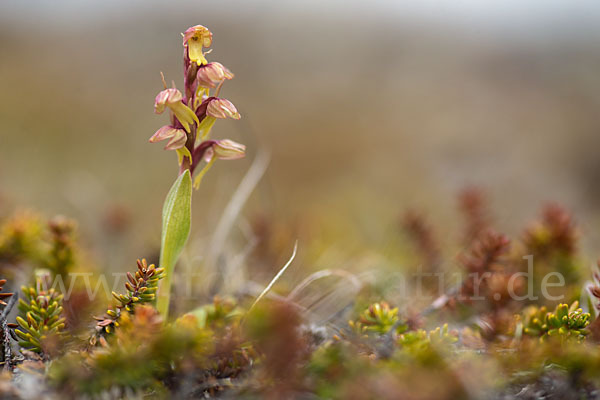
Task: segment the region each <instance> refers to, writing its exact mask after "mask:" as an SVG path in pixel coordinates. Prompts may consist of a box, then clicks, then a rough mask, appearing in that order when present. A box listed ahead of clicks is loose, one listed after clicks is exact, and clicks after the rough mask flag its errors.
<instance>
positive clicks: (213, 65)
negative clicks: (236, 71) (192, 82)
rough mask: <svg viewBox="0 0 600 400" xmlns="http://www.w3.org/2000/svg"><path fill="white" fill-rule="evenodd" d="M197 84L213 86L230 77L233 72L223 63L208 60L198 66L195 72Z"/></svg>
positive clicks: (206, 86)
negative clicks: (206, 62) (208, 61)
mask: <svg viewBox="0 0 600 400" xmlns="http://www.w3.org/2000/svg"><path fill="white" fill-rule="evenodd" d="M196 78H197V80H198V86H200V87H203V88H207V89H208V88H215V87H216V86H217V84H218V83H220V82H221V81H223V80H225V79H232V78H233V74H232V73H231V71H229V70H228V69H227V68H225V67H224V66H223V64H221V63H218V62H210V63H208V64H206V65H203V66H201V67H200V68H198V72H197V74H196Z"/></svg>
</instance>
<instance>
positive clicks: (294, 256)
mask: <svg viewBox="0 0 600 400" xmlns="http://www.w3.org/2000/svg"><path fill="white" fill-rule="evenodd" d="M297 250H298V241H296V243H295V244H294V251H293V252H292V256H291V257H290V259H289V260H288V262H286V263H285V265H284V266H283V267H282V268H281V269H280V270H279V272H278V273H277V275H275V277H274V278H273V279H272V280H271V282H269V284H268V285H267V287H266V288H265V290H263V291H262V292H261V294H259V295H258V297H257V298H256V300H254V303H252V306H250V308H249V309H248V312H250V311H252V309H253V308H254V306H255V305H256V304H257V303H258V302H259V301H260V300H261V299H262V298H263V297H265V295H266V294H267V293H269V291H270V290H271V289H272V288H273V285H275V283H276V282H277V281H278V280H279V278H281V276H282V275H283V273H284V272H285V271H286V270H287V269H288V267H289V266H290V264H292V261H294V258H296V251H297Z"/></svg>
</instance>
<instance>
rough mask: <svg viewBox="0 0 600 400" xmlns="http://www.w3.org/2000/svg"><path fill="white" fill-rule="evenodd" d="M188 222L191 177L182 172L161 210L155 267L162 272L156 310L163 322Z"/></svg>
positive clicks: (190, 202)
mask: <svg viewBox="0 0 600 400" xmlns="http://www.w3.org/2000/svg"><path fill="white" fill-rule="evenodd" d="M191 222H192V177H191V175H190V171H189V170H186V171H185V172H184V173H183V174H181V175H179V177H178V178H177V180H176V181H175V183H173V186H172V187H171V190H169V193H168V194H167V198H166V199H165V204H164V206H163V215H162V234H161V246H160V262H159V264H160V267H161V268H164V269H165V278H164V279H163V282H162V284H161V285H160V289H159V292H158V304H157V308H158V311H159V312H160V313H161V314H162V315H163V316H164V317H165V319H166V318H167V315H168V312H169V297H170V292H171V279H172V277H173V271H174V269H175V264H176V263H177V259H178V258H179V255H180V254H181V252H182V250H183V248H184V247H185V244H186V242H187V240H188V237H189V235H190V228H191Z"/></svg>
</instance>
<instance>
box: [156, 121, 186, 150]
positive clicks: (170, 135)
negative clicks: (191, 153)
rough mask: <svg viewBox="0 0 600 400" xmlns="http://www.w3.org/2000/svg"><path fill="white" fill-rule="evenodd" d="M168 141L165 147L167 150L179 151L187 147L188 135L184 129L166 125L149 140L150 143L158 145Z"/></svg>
mask: <svg viewBox="0 0 600 400" xmlns="http://www.w3.org/2000/svg"><path fill="white" fill-rule="evenodd" d="M167 139H170V140H169V142H168V143H167V145H166V146H165V150H177V149H179V148H182V147H183V146H184V145H185V142H186V141H187V135H186V133H185V131H184V130H183V129H178V128H175V127H173V126H170V125H165V126H163V127H162V128H160V129H159V130H157V131H156V132H155V133H154V135H152V137H151V138H150V139H149V141H150V142H151V143H156V142H160V141H162V140H167Z"/></svg>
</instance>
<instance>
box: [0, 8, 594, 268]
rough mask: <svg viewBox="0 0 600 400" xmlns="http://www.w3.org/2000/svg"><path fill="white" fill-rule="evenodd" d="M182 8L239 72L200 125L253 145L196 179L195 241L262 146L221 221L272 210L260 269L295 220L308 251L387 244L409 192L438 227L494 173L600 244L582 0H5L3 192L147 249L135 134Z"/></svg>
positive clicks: (589, 30)
mask: <svg viewBox="0 0 600 400" xmlns="http://www.w3.org/2000/svg"><path fill="white" fill-rule="evenodd" d="M195 24H203V25H205V26H207V27H208V28H209V29H211V31H212V32H213V35H214V40H213V46H212V47H213V49H214V50H213V52H212V53H211V54H210V56H209V59H210V60H212V61H219V62H221V63H223V64H224V65H225V66H227V67H228V68H229V69H230V70H231V71H233V72H234V73H235V74H236V78H235V79H234V80H233V81H230V82H227V83H226V85H225V86H224V89H223V91H222V92H221V93H222V97H225V98H228V99H229V100H231V101H232V102H233V103H234V104H235V105H236V106H237V108H238V109H239V111H240V112H241V114H242V119H241V120H240V121H219V122H218V123H217V125H216V127H215V129H214V130H213V134H214V135H215V137H219V138H226V137H228V138H231V139H233V140H236V141H239V142H242V143H245V144H246V145H247V147H248V156H247V158H246V159H244V160H240V161H231V162H220V163H217V165H216V166H215V167H214V168H213V169H212V170H211V172H210V174H209V175H207V177H206V178H205V181H204V182H203V186H202V188H201V189H200V191H198V192H196V193H195V195H194V196H195V197H194V210H193V212H194V225H193V235H194V236H193V239H194V240H193V242H192V243H198V242H202V241H203V240H204V239H205V238H208V237H209V235H210V234H211V233H212V232H213V231H214V228H215V226H216V224H217V223H218V221H219V218H220V216H221V214H222V212H223V210H224V209H225V207H226V204H227V202H228V201H229V199H230V198H231V195H232V193H233V192H234V191H235V189H236V187H237V186H238V184H239V183H240V181H241V180H242V177H243V176H244V174H245V173H246V171H247V170H248V169H249V168H250V166H251V164H252V161H253V159H254V157H255V155H256V154H257V153H258V152H259V151H260V150H261V149H265V151H267V152H269V153H270V155H271V158H270V164H269V167H268V170H267V172H266V174H265V176H264V177H263V179H262V180H261V182H260V183H259V184H258V186H257V188H256V190H255V191H254V192H253V194H252V196H251V197H250V199H249V201H248V203H247V204H246V205H245V207H244V210H243V213H242V218H241V219H240V221H239V223H238V224H236V228H235V229H234V231H235V232H238V234H239V232H242V233H241V234H239V235H241V236H244V235H243V232H244V229H245V228H244V227H247V226H250V227H251V228H250V229H255V231H257V230H258V231H260V229H265V230H266V229H267V228H266V227H269V228H268V229H271V230H273V229H275V231H276V232H279V231H277V229H280V231H281V233H278V234H277V235H276V236H277V237H276V241H277V240H278V246H279V249H280V250H281V259H277V260H273V266H272V268H273V269H274V270H277V269H278V267H279V266H280V265H281V264H277V263H280V262H282V261H285V259H286V258H287V257H288V256H289V253H290V252H291V248H292V246H293V243H294V240H295V239H296V238H300V250H301V252H302V251H303V250H304V251H306V248H307V246H306V245H304V247H303V240H304V241H305V242H306V241H307V240H310V241H311V242H318V243H319V244H320V245H319V246H318V248H319V249H320V250H315V251H317V252H320V253H319V254H315V255H314V257H313V260H316V261H315V262H317V261H318V263H320V265H318V266H317V267H320V268H323V267H328V268H329V267H337V266H343V265H342V264H343V263H342V261H339V260H341V259H343V257H338V258H335V257H330V258H329V260H332V259H335V260H338V261H336V262H338V263H339V264H340V265H331V264H330V263H328V262H327V261H326V260H327V259H325V261H324V259H322V258H320V257H321V256H322V255H323V253H324V252H325V250H323V249H326V250H329V249H331V248H335V249H337V250H336V251H338V253H344V254H345V256H346V257H347V258H350V257H352V256H353V254H355V253H356V252H357V251H360V249H363V248H379V249H385V248H386V246H390V245H391V244H390V240H391V239H390V238H389V234H390V232H391V231H394V230H395V229H396V227H397V225H398V218H399V216H400V215H401V214H402V212H403V211H404V210H406V209H407V208H416V209H419V210H422V211H424V212H426V213H427V214H428V215H429V216H430V218H431V219H432V220H433V221H435V222H436V225H437V227H438V228H437V229H438V230H439V231H440V236H441V237H442V238H444V237H446V236H447V235H451V234H452V233H451V232H455V230H456V229H455V225H456V220H457V215H456V214H457V212H456V209H455V208H456V207H455V206H456V194H457V192H458V191H459V190H460V189H461V188H463V187H465V186H470V185H478V186H481V187H482V188H484V190H486V192H487V193H488V195H489V198H490V199H491V201H492V206H493V210H494V213H495V219H496V221H497V225H498V226H499V227H500V228H501V229H504V230H505V231H507V232H509V233H515V232H518V231H519V229H521V228H522V227H523V225H525V224H526V223H527V222H528V221H530V220H531V219H532V218H534V217H535V216H536V214H537V212H538V209H539V207H540V205H541V204H543V203H545V202H547V201H558V202H560V203H562V204H564V205H566V206H567V207H568V208H569V209H571V210H572V211H573V212H574V214H575V216H576V218H577V221H578V222H579V223H580V226H581V229H582V231H583V233H584V234H585V238H586V242H585V243H586V246H588V247H589V249H590V250H591V254H592V255H593V254H597V253H593V251H596V250H600V245H598V239H600V234H598V231H599V230H598V227H599V224H600V220H599V218H598V216H599V215H600V213H599V211H600V201H599V200H598V199H599V197H600V185H599V183H600V157H599V155H598V150H599V148H600V112H599V110H600V108H599V107H600V6H599V5H598V3H597V2H596V1H592V0H590V1H579V2H577V3H576V4H575V3H574V2H565V1H560V0H544V1H541V0H540V1H527V2H523V1H512V0H510V1H506V0H504V1H486V2H482V1H477V0H464V1H420V2H405V1H384V0H373V1H369V2H365V1H357V0H345V1H337V0H332V1H317V0H306V1H302V2H282V1H272V0H268V1H267V0H261V1H253V2H248V1H245V2H233V1H227V0H219V1H169V2H158V1H149V0H144V1H141V0H131V1H127V2H123V1H116V0H103V1H91V0H87V1H74V0H71V1H52V2H51V1H45V0H3V1H2V2H1V3H0V82H1V83H2V94H3V95H2V96H1V97H0V121H1V126H0V199H1V200H0V201H1V203H0V209H1V213H2V214H7V213H9V212H10V211H11V210H13V209H14V208H19V207H20V208H23V207H27V208H35V209H37V210H40V211H42V212H43V213H45V214H47V215H53V214H57V213H60V214H65V215H68V216H71V217H74V218H76V219H77V220H78V221H79V230H80V232H81V235H80V236H81V237H82V239H83V240H84V242H86V243H87V244H88V245H89V247H90V248H91V249H92V251H93V252H94V254H95V255H96V258H97V263H98V264H99V265H102V266H108V267H110V268H113V269H115V270H123V269H124V268H126V267H125V266H131V265H132V261H133V260H134V259H135V258H137V257H142V256H146V257H152V256H151V254H156V252H157V251H158V244H159V238H160V212H161V208H162V202H163V200H164V196H165V195H166V192H167V190H168V188H169V187H170V185H171V182H172V181H173V180H174V178H175V176H176V173H177V164H176V157H175V154H174V153H173V152H166V151H163V150H162V146H161V145H160V144H158V145H157V144H155V145H152V144H150V143H148V138H149V137H150V136H151V135H152V134H153V132H154V131H155V130H156V129H157V128H158V127H160V126H161V125H162V124H164V122H165V121H166V117H165V116H164V115H155V114H153V108H152V107H153V100H154V96H155V95H156V93H157V92H158V91H159V90H161V88H162V85H161V81H160V75H159V72H160V71H163V72H164V74H165V76H166V78H167V81H171V80H175V82H176V83H177V84H178V86H179V87H182V78H181V71H182V60H181V53H182V49H181V36H180V32H183V31H184V30H185V29H186V28H187V27H188V26H191V25H195ZM273 226H279V227H280V228H273ZM261 227H262V228H261ZM232 235H234V236H235V235H236V233H233V234H232ZM392 242H393V240H392ZM241 246H242V247H243V245H241ZM592 258H593V257H592ZM319 260H320V261H319ZM354 260H355V259H354ZM271 274H272V272H271V271H268V274H267V275H269V276H271Z"/></svg>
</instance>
